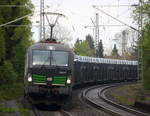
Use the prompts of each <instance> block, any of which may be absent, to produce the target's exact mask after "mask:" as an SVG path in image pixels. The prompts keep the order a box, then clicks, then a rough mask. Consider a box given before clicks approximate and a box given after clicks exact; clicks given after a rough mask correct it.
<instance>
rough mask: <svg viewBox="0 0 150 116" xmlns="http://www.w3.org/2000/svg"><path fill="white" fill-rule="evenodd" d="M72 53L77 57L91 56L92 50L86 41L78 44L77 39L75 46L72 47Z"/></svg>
mask: <svg viewBox="0 0 150 116" xmlns="http://www.w3.org/2000/svg"><path fill="white" fill-rule="evenodd" d="M74 52H75V54H77V55H81V56H93V53H94V50H92V49H91V48H90V46H89V44H88V42H87V41H86V40H84V41H83V42H80V40H79V39H77V41H76V43H75V45H74Z"/></svg>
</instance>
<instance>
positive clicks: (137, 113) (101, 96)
mask: <svg viewBox="0 0 150 116" xmlns="http://www.w3.org/2000/svg"><path fill="white" fill-rule="evenodd" d="M116 86H117V85H115V86H106V87H105V88H103V89H102V90H101V91H99V93H98V96H99V97H100V98H101V99H103V100H104V101H105V102H107V103H108V104H111V105H113V106H115V107H117V108H119V109H122V110H125V111H127V112H131V113H133V114H136V115H139V116H149V114H147V113H144V112H141V111H138V110H135V109H132V108H129V107H127V106H124V105H121V104H118V103H116V102H114V101H111V100H110V99H108V98H107V97H106V92H107V91H108V89H110V88H112V87H116Z"/></svg>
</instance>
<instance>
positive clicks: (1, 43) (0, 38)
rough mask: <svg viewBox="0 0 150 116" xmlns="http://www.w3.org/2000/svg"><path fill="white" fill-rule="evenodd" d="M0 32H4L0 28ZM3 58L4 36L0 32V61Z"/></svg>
mask: <svg viewBox="0 0 150 116" xmlns="http://www.w3.org/2000/svg"><path fill="white" fill-rule="evenodd" d="M0 33H4V32H3V30H2V29H0ZM4 59H5V40H4V36H3V35H2V34H0V62H2V60H4Z"/></svg>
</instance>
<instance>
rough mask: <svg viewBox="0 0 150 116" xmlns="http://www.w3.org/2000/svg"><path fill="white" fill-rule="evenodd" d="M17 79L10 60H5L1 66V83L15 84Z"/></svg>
mask: <svg viewBox="0 0 150 116" xmlns="http://www.w3.org/2000/svg"><path fill="white" fill-rule="evenodd" d="M16 79H17V73H16V72H15V70H14V68H13V65H12V63H11V62H10V61H5V62H4V65H3V66H1V67H0V80H1V81H0V84H1V85H2V84H14V82H15V81H16Z"/></svg>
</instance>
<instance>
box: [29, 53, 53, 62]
mask: <svg viewBox="0 0 150 116" xmlns="http://www.w3.org/2000/svg"><path fill="white" fill-rule="evenodd" d="M32 64H33V65H50V51H44V50H43V51H42V50H33V63H32Z"/></svg>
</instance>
